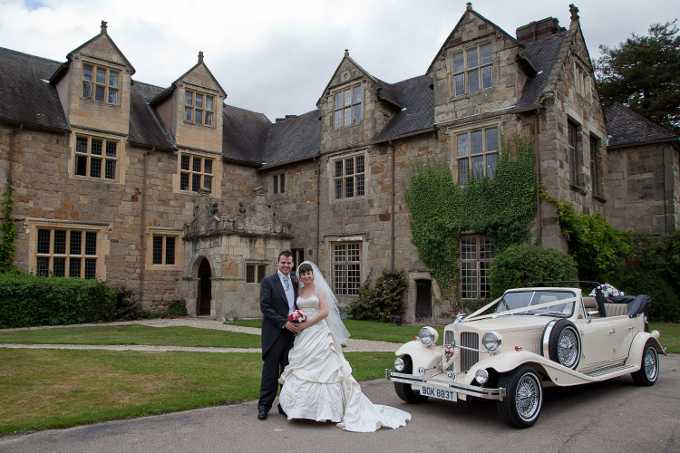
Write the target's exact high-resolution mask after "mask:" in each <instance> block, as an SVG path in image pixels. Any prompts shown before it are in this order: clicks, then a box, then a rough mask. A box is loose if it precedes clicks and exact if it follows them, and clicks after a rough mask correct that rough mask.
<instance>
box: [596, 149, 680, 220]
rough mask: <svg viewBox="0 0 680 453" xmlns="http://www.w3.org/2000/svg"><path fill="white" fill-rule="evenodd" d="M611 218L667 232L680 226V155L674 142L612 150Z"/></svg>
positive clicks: (609, 187)
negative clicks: (613, 156)
mask: <svg viewBox="0 0 680 453" xmlns="http://www.w3.org/2000/svg"><path fill="white" fill-rule="evenodd" d="M611 154H616V158H615V159H610V162H609V177H608V180H607V181H608V190H609V192H610V193H611V194H612V195H611V197H610V200H609V201H610V203H608V204H607V218H608V219H609V221H610V222H611V224H612V225H613V226H615V227H616V228H621V229H624V230H635V231H639V232H643V233H654V234H665V233H669V232H671V231H674V230H677V229H678V227H680V210H679V208H680V204H679V201H678V200H679V198H680V190H679V189H678V187H679V186H678V184H680V176H679V172H678V168H680V155H679V153H678V152H677V149H676V148H675V147H673V145H671V144H662V145H641V146H635V147H626V148H620V149H617V150H613V151H610V155H611Z"/></svg>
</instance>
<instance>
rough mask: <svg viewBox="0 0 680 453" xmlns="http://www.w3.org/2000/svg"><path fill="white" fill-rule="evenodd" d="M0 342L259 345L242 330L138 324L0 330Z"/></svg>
mask: <svg viewBox="0 0 680 453" xmlns="http://www.w3.org/2000/svg"><path fill="white" fill-rule="evenodd" d="M0 343H23V344H40V343H42V344H57V343H58V344H94V345H102V344H142V345H144V344H145V345H164V346H205V347H224V348H259V347H260V337H259V336H258V335H250V334H246V333H237V332H225V331H220V330H208V329H199V328H196V327H149V326H139V325H127V326H101V327H100V326H95V327H68V328H55V329H40V330H18V331H17V330H15V331H10V332H3V331H1V330H0Z"/></svg>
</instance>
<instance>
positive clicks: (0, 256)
mask: <svg viewBox="0 0 680 453" xmlns="http://www.w3.org/2000/svg"><path fill="white" fill-rule="evenodd" d="M12 191H13V190H12V186H9V185H8V186H7V187H6V189H5V191H4V192H3V194H2V207H1V209H2V223H0V272H7V271H8V270H10V269H11V268H12V264H13V263H14V256H15V254H16V244H15V241H16V237H17V228H16V225H15V224H14V219H13V218H12Z"/></svg>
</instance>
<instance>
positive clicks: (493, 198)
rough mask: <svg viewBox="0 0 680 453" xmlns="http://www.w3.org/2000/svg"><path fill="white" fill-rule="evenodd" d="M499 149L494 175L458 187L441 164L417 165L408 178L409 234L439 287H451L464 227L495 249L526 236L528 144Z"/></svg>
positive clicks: (531, 182) (531, 187)
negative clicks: (482, 236)
mask: <svg viewBox="0 0 680 453" xmlns="http://www.w3.org/2000/svg"><path fill="white" fill-rule="evenodd" d="M504 149H506V150H510V149H514V150H515V152H514V153H512V154H513V155H514V156H511V153H509V152H501V153H500V155H499V158H498V162H497V163H496V175H495V177H494V178H479V179H475V180H473V181H471V182H470V184H468V185H467V186H465V187H460V186H458V185H457V184H456V183H455V182H454V180H453V177H452V176H451V172H450V170H449V167H448V165H447V164H445V163H434V162H432V163H426V164H421V165H420V166H418V167H417V168H416V169H415V172H414V174H413V176H412V177H411V181H410V186H409V189H408V191H407V193H406V202H407V204H408V207H409V209H410V211H411V216H412V220H411V235H412V240H413V243H414V244H415V246H416V248H417V249H418V253H419V255H420V257H421V259H422V260H423V262H424V263H425V264H426V265H427V266H428V268H429V269H430V271H431V272H432V276H433V277H434V278H435V279H436V280H437V282H438V284H439V285H440V287H441V288H442V289H444V290H449V291H451V290H452V289H453V288H454V287H455V286H456V284H457V279H458V244H459V240H460V235H461V234H462V233H465V232H474V233H478V234H484V235H486V236H488V237H489V238H490V239H492V240H493V241H494V243H495V245H496V248H497V249H498V250H499V251H500V250H503V249H505V248H506V247H507V246H509V245H511V244H516V243H521V242H525V241H527V240H528V239H529V235H530V231H529V228H530V225H531V222H532V221H533V220H534V217H535V214H536V190H537V189H536V176H535V172H534V153H533V149H532V146H531V144H530V143H529V142H528V141H527V140H525V139H520V138H517V139H515V140H514V141H513V142H512V146H505V147H504Z"/></svg>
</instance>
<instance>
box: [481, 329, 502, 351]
mask: <svg viewBox="0 0 680 453" xmlns="http://www.w3.org/2000/svg"><path fill="white" fill-rule="evenodd" d="M502 343H503V341H502V340H501V336H500V335H498V334H497V333H496V332H487V333H485V334H484V336H483V337H482V345H484V349H486V350H487V351H489V352H496V351H498V350H499V349H500V348H501V344H502Z"/></svg>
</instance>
